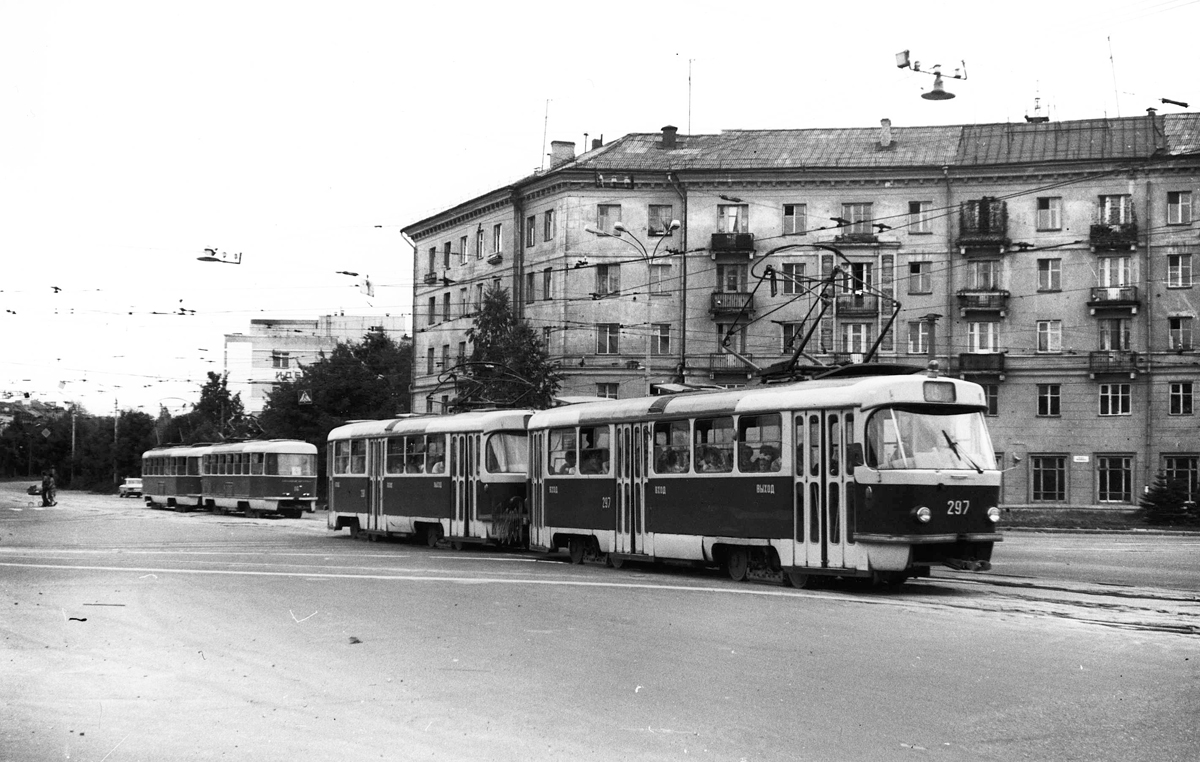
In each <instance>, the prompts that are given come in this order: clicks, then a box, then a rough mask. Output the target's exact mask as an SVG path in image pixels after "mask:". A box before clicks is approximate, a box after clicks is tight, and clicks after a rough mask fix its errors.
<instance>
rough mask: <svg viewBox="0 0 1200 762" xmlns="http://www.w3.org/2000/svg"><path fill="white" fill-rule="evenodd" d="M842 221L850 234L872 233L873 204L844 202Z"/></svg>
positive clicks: (844, 229) (843, 228)
mask: <svg viewBox="0 0 1200 762" xmlns="http://www.w3.org/2000/svg"><path fill="white" fill-rule="evenodd" d="M842 221H843V222H844V223H845V224H842V225H841V228H842V230H843V231H844V232H846V233H849V234H850V235H870V234H871V233H872V232H873V231H872V229H871V204H870V203H866V204H842Z"/></svg>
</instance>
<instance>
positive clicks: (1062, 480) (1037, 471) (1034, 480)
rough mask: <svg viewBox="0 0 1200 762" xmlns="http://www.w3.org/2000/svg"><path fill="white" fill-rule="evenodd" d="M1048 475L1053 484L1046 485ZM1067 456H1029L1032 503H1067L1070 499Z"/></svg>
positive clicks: (1030, 497) (1030, 496)
mask: <svg viewBox="0 0 1200 762" xmlns="http://www.w3.org/2000/svg"><path fill="white" fill-rule="evenodd" d="M1046 475H1052V477H1053V478H1052V481H1053V484H1051V485H1050V486H1049V487H1047V485H1046V481H1047V480H1046V478H1045V477H1046ZM1069 486H1070V485H1069V480H1068V479H1067V456H1066V455H1055V454H1041V453H1039V454H1037V455H1030V456H1029V499H1030V502H1032V503H1065V502H1067V497H1068V488H1069Z"/></svg>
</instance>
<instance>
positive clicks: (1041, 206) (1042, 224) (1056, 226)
mask: <svg viewBox="0 0 1200 762" xmlns="http://www.w3.org/2000/svg"><path fill="white" fill-rule="evenodd" d="M1037 229H1038V230H1062V199H1061V198H1060V197H1058V196H1043V197H1042V198H1039V199H1038V200H1037Z"/></svg>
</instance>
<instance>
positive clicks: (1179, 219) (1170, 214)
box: [1167, 191, 1192, 225]
mask: <svg viewBox="0 0 1200 762" xmlns="http://www.w3.org/2000/svg"><path fill="white" fill-rule="evenodd" d="M1172 196H1174V199H1172ZM1172 202H1174V203H1172ZM1167 224H1168V225H1191V224H1192V192H1191V191H1167Z"/></svg>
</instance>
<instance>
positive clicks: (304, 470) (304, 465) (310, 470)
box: [267, 452, 317, 476]
mask: <svg viewBox="0 0 1200 762" xmlns="http://www.w3.org/2000/svg"><path fill="white" fill-rule="evenodd" d="M267 473H269V474H271V475H272V476H316V473H317V456H315V455H305V454H304V453H299V452H280V453H274V452H272V453H268V454H267Z"/></svg>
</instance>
